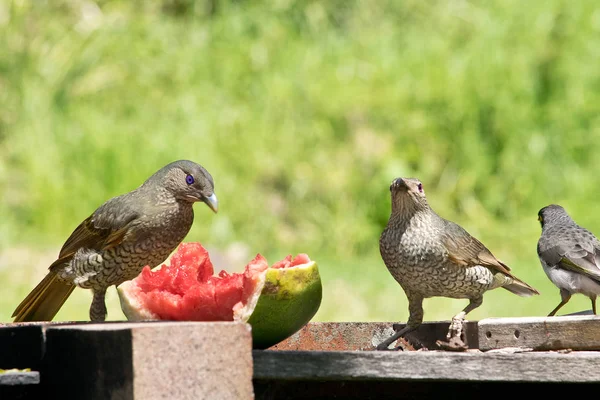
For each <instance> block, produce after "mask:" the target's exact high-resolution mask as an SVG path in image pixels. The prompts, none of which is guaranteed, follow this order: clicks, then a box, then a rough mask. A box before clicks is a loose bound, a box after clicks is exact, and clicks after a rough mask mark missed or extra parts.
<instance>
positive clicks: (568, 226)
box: [537, 204, 600, 317]
mask: <svg viewBox="0 0 600 400" xmlns="http://www.w3.org/2000/svg"><path fill="white" fill-rule="evenodd" d="M538 220H539V221H540V224H541V225H542V234H541V236H540V239H539V240H538V244H537V253H538V257H539V258H540V262H541V263H542V267H543V268H544V272H545V273H546V275H547V276H548V278H549V279H550V280H551V281H552V283H554V284H555V285H556V286H557V287H558V289H559V290H560V297H561V302H560V303H559V304H558V306H556V308H554V310H552V311H551V312H550V314H548V316H549V317H551V316H553V315H555V314H556V313H557V312H558V310H560V309H561V307H562V306H564V305H565V304H567V302H568V301H569V300H570V299H571V295H573V294H575V293H581V294H583V295H585V296H587V297H589V299H590V300H591V302H592V311H593V312H594V315H595V314H596V296H597V295H598V294H600V242H599V241H598V239H597V238H596V236H594V234H593V233H591V232H590V231H588V230H587V229H585V228H583V227H581V226H579V225H577V224H576V223H575V221H573V219H571V217H570V216H569V214H567V212H566V211H565V209H564V208H563V207H561V206H559V205H556V204H551V205H549V206H546V207H544V208H542V209H541V210H540V211H539V212H538Z"/></svg>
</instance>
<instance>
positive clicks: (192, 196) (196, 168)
mask: <svg viewBox="0 0 600 400" xmlns="http://www.w3.org/2000/svg"><path fill="white" fill-rule="evenodd" d="M146 185H160V186H161V187H163V188H165V189H166V190H167V191H168V192H169V193H170V194H171V195H173V197H175V198H176V199H177V200H182V201H187V202H190V203H195V202H197V201H202V202H204V203H206V205H207V206H208V207H210V209H211V210H213V211H214V212H215V213H216V212H217V210H218V202H217V196H216V195H215V192H214V188H215V185H214V181H213V178H212V176H211V175H210V173H209V172H208V171H207V170H206V169H205V168H204V167H203V166H201V165H198V164H196V163H195V162H193V161H188V160H179V161H174V162H172V163H170V164H167V165H166V166H164V167H163V168H161V169H160V170H158V171H157V172H156V173H155V174H154V175H152V176H151V177H150V178H148V180H147V181H146V182H145V183H144V185H143V186H146Z"/></svg>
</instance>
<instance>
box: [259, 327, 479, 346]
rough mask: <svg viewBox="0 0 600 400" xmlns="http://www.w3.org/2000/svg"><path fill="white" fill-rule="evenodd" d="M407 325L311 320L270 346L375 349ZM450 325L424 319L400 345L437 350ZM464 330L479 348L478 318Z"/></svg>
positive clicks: (468, 340)
mask: <svg viewBox="0 0 600 400" xmlns="http://www.w3.org/2000/svg"><path fill="white" fill-rule="evenodd" d="M404 326H405V324H392V323H391V322H310V323H309V324H307V325H305V326H304V327H303V328H302V329H300V330H299V331H298V332H296V333H295V334H294V335H292V336H291V337H289V338H287V339H286V340H284V341H283V342H280V343H278V344H276V345H275V346H273V347H271V348H270V350H318V351H347V350H374V349H375V346H377V345H378V344H379V343H381V342H383V341H384V340H386V339H387V338H389V337H390V336H392V335H393V334H394V330H395V329H396V330H399V329H402V328H403V327H404ZM449 326H450V321H438V322H425V323H423V324H422V325H421V326H420V327H419V328H418V329H417V330H416V331H415V332H411V333H410V334H409V335H408V336H407V338H408V342H407V341H405V340H403V341H402V343H401V345H402V347H403V348H404V349H407V350H413V349H414V348H413V345H416V344H417V343H420V344H421V345H422V346H425V347H426V348H428V349H430V350H435V349H437V345H436V344H435V343H436V341H437V340H442V341H444V340H445V339H446V333H447V332H448V327H449ZM464 332H465V337H466V339H465V344H466V345H467V347H469V348H474V349H476V348H478V346H479V341H478V334H477V322H471V321H467V322H466V323H465V328H464ZM396 345H400V343H398V342H397V343H396Z"/></svg>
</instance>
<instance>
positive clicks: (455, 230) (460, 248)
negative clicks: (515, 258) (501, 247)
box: [442, 221, 512, 276]
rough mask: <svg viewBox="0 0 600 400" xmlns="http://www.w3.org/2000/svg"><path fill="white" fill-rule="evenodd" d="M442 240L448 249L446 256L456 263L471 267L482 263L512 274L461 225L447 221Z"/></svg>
mask: <svg viewBox="0 0 600 400" xmlns="http://www.w3.org/2000/svg"><path fill="white" fill-rule="evenodd" d="M447 224H448V225H447V228H448V229H445V232H447V233H444V235H443V236H442V241H443V243H444V246H445V247H446V250H447V251H448V258H449V259H450V260H451V261H453V262H454V263H456V264H458V265H462V266H465V267H471V266H475V265H483V266H485V267H489V268H492V269H494V270H496V271H498V272H502V273H504V274H506V275H509V276H512V274H511V273H510V272H509V271H510V267H509V266H508V265H506V264H504V263H503V262H502V261H500V260H498V259H497V258H496V257H494V255H493V254H492V253H491V252H490V251H489V250H488V248H487V247H485V246H484V245H483V243H481V242H480V241H479V240H477V239H475V238H474V237H473V236H471V235H470V234H469V233H468V232H467V231H466V230H464V229H463V228H462V227H461V226H459V225H457V224H455V223H453V222H451V221H447Z"/></svg>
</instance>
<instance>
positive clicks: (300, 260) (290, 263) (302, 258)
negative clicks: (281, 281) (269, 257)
mask: <svg viewBox="0 0 600 400" xmlns="http://www.w3.org/2000/svg"><path fill="white" fill-rule="evenodd" d="M309 262H310V258H308V255H307V254H298V255H297V256H296V257H294V259H293V260H292V255H291V254H289V255H288V256H287V257H286V258H284V259H283V260H281V261H278V262H276V263H275V264H273V266H272V267H271V268H289V267H294V266H296V265H302V264H307V263H309Z"/></svg>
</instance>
